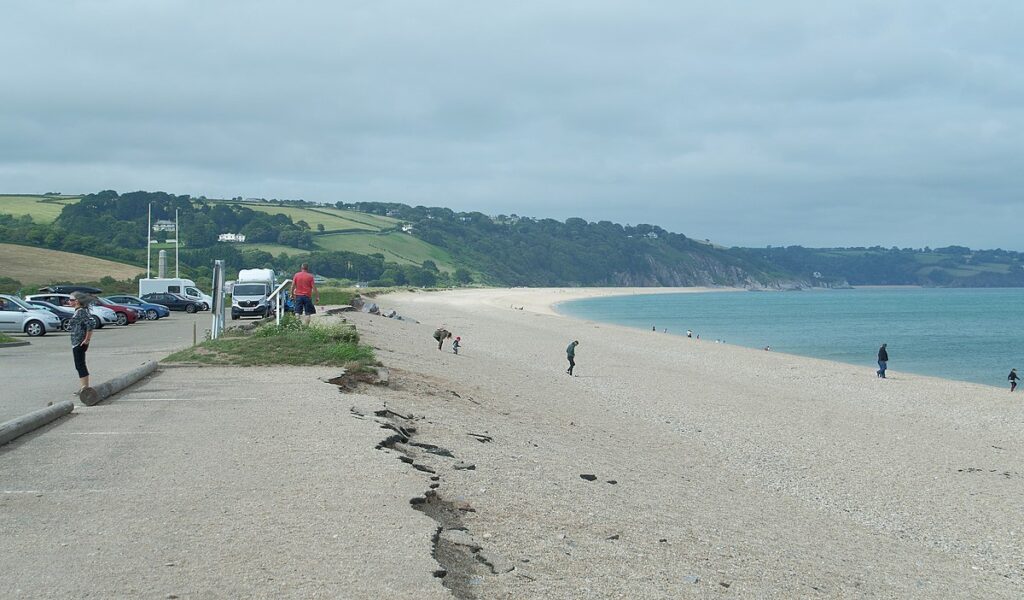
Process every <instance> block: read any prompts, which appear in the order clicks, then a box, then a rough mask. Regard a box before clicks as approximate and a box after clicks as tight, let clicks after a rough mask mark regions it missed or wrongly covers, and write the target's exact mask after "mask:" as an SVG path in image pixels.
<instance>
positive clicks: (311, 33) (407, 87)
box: [0, 0, 1024, 250]
mask: <svg viewBox="0 0 1024 600" xmlns="http://www.w3.org/2000/svg"><path fill="white" fill-rule="evenodd" d="M832 4H835V5H836V6H831V5H832ZM840 4H842V6H839V5H840ZM712 5H713V6H712ZM3 15H4V16H3V21H4V27H3V35H0V55H2V56H3V57H4V61H3V68H2V69H0V88H2V98H3V99H2V109H0V192H6V193H13V192H32V193H43V192H49V191H59V192H65V193H72V192H75V193H79V192H91V191H98V190H101V189H115V190H118V191H120V192H128V191H133V190H139V189H142V190H150V191H154V190H163V191H167V192H172V193H179V194H192V195H195V196H198V195H206V196H210V197H232V196H239V195H241V196H245V197H250V196H252V197H266V198H304V199H306V200H314V201H323V202H336V201H338V200H343V201H346V202H356V201H393V202H402V203H406V204H411V205H419V204H422V205H427V206H446V207H449V208H452V209H454V210H467V211H469V210H478V211H481V212H484V213H488V214H501V213H504V214H511V213H515V214H519V215H530V216H538V217H553V218H557V219H565V218H567V217H571V216H579V217H583V218H585V219H587V220H591V221H597V220H604V219H607V220H612V221H616V222H620V223H629V224H637V223H654V224H657V225H660V226H662V227H664V228H666V229H669V230H671V231H677V232H680V233H684V234H686V235H688V236H690V237H695V238H700V239H703V238H710V239H711V240H713V241H716V242H719V243H722V244H725V245H741V246H764V245H766V244H771V245H790V244H800V245H804V246H861V245H865V246H870V245H876V244H880V245H883V246H893V245H896V246H900V247H907V246H911V247H920V246H926V245H927V246H932V247H938V246H944V245H949V244H962V245H968V246H971V247H975V248H995V247H1002V248H1005V249H1015V250H1024V227H1022V225H1024V223H1022V222H1021V218H1022V216H1024V202H1022V195H1024V69H1022V67H1021V65H1024V42H1022V41H1021V39H1022V38H1021V36H1022V33H1021V32H1022V31H1024V3H1022V2H1020V1H1019V0H1007V1H995V2H990V1H985V0H980V1H974V2H964V1H961V0H956V1H941V0H933V1H920V2H900V1H898V0H897V1H893V0H888V1H880V2H873V1H856V2H846V3H824V2H820V0H814V1H807V2H796V1H790V0H772V1H771V2H749V1H746V2H723V1H719V2H714V3H712V2H686V1H682V0H677V1H671V0H670V1H664V2H660V1H651V2H644V1H637V0H633V1H629V2H625V1H623V2H601V1H593V0H587V1H567V0H561V1H559V2H550V1H543V2H532V1H525V2H524V1H517V2H482V1H478V0H477V1H470V0H466V1H463V2H450V1H431V2H422V1H407V2H392V1H388V0H364V1H358V2H355V1H351V2H347V1H340V0H324V1H308V2H303V1H298V2H280V1H279V0H276V1H273V2H260V1H245V2H225V1H216V2H211V1H202V2H192V1H171V0H146V1H145V2H140V1H138V0H122V1H78V2H66V1H65V2H61V1H56V0H53V1H48V2H17V3H13V2H12V3H5V4H4V7H3Z"/></svg>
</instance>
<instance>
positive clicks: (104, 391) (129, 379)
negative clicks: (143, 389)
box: [78, 361, 156, 406]
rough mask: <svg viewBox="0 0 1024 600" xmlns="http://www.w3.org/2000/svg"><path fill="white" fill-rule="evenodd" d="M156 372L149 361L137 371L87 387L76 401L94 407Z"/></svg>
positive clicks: (154, 364)
mask: <svg viewBox="0 0 1024 600" xmlns="http://www.w3.org/2000/svg"><path fill="white" fill-rule="evenodd" d="M154 371H156V362H155V361H149V362H147V363H145V364H144V365H142V366H141V367H139V368H137V369H133V370H131V371H129V372H127V373H125V374H124V375H121V376H119V377H115V378H113V379H111V380H110V381H105V382H103V383H101V384H99V385H97V386H96V387H87V388H85V389H84V390H82V391H81V392H80V393H79V394H78V399H79V400H81V401H82V404H84V405H86V406H94V405H96V404H99V403H100V402H103V401H104V400H106V399H107V398H109V397H111V396H113V395H114V394H116V393H118V392H120V391H121V390H123V389H125V388H126V387H128V386H130V385H132V384H133V383H135V382H137V381H138V380H140V379H142V378H143V377H145V376H147V375H151V374H153V372H154Z"/></svg>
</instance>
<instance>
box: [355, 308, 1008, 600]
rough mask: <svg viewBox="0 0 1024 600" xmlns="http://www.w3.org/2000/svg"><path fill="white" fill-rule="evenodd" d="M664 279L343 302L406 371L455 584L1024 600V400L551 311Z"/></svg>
mask: <svg viewBox="0 0 1024 600" xmlns="http://www.w3.org/2000/svg"><path fill="white" fill-rule="evenodd" d="M650 291H652V290H623V289H616V290H586V289H584V290H576V289H509V290H470V291H452V292H441V293H422V292H420V293H412V292H410V293H403V294H396V295H386V296H382V297H380V298H378V299H377V300H376V301H377V302H378V303H379V304H380V305H381V307H382V309H385V310H387V311H389V310H391V309H394V310H396V311H397V312H398V313H399V314H400V315H401V316H402V317H403V320H396V319H388V318H383V317H380V316H375V315H368V314H353V313H348V314H346V316H347V317H349V318H350V320H351V321H352V322H354V323H355V324H356V326H357V327H358V329H359V331H360V333H361V335H362V337H363V340H364V342H366V343H369V344H372V345H373V346H375V347H376V348H377V355H378V358H380V359H381V360H382V361H383V363H384V364H385V365H386V366H388V367H390V368H391V381H390V386H389V387H388V388H387V389H386V390H384V389H382V390H381V391H380V392H379V394H375V393H373V392H370V393H369V395H367V396H365V397H362V395H360V396H361V397H362V398H363V399H362V400H361V401H362V402H364V403H369V404H370V406H368V407H365V408H363V409H362V410H371V409H375V410H381V409H382V408H383V407H384V403H385V402H386V404H387V410H388V411H392V412H393V414H392V415H391V416H390V418H391V419H392V421H393V422H394V423H395V424H396V425H404V426H411V427H412V428H413V429H415V433H413V434H411V435H410V438H409V443H408V444H406V443H403V442H402V440H397V441H396V440H392V441H393V442H395V443H394V444H393V445H392V446H393V449H392V450H390V451H393V452H395V454H396V455H398V456H400V457H402V458H403V460H405V461H406V462H409V463H410V469H419V470H422V471H423V479H424V488H427V487H428V486H432V488H431V489H430V490H429V492H427V493H426V495H425V496H424V497H423V498H421V499H418V500H414V502H415V503H417V507H418V508H420V509H421V510H424V511H425V512H427V513H428V514H432V513H433V516H435V518H436V519H437V520H438V523H439V525H438V526H439V527H440V528H441V530H440V534H439V536H438V539H439V543H438V544H435V553H439V554H440V560H441V561H442V563H444V562H445V561H447V562H449V563H450V565H446V566H448V567H449V572H448V574H447V575H446V577H447V578H449V579H448V584H449V587H451V588H452V589H454V590H455V592H456V594H457V595H459V596H461V597H479V598H575V597H579V598H679V597H708V596H715V597H719V596H723V597H725V596H732V597H737V598H815V597H822V598H830V597H858V598H861V597H864V598H873V597H877V598H893V597H900V598H1019V597H1022V596H1024V550H1022V545H1021V543H1020V537H1021V535H1022V533H1021V531H1020V527H1021V516H1022V515H1024V510H1022V504H1024V493H1022V492H1024V470H1022V469H1021V459H1022V457H1024V452H1022V447H1021V441H1020V440H1021V438H1022V430H1024V427H1022V422H1024V394H1014V395H1011V394H1010V393H1009V392H1008V391H1007V390H1006V389H1001V388H995V387H988V386H980V385H974V384H968V383H961V382H955V381H947V380H942V379H937V378H929V377H922V376H915V375H908V374H905V373H901V372H900V371H899V367H898V363H893V364H892V365H891V367H892V369H891V371H890V378H889V379H886V380H881V379H878V378H876V376H875V374H874V370H875V368H876V367H875V366H874V365H873V356H870V355H869V356H866V357H865V364H864V365H863V366H855V365H846V364H839V363H832V362H826V361H819V360H814V359H810V358H804V357H796V356H790V355H784V354H780V353H776V352H764V351H759V350H752V349H746V348H739V347H734V346H729V345H724V344H715V343H714V342H709V341H707V340H700V341H698V340H695V339H687V338H685V337H682V336H674V335H666V334H663V333H655V332H647V331H641V330H634V329H628V328H623V327H618V326H614V325H606V324H600V323H592V322H584V321H579V320H575V319H572V318H568V317H564V316H559V315H557V314H556V313H555V311H554V310H552V305H553V304H554V303H556V302H560V301H563V300H569V299H574V298H578V297H585V296H593V295H596V294H608V293H618V294H622V293H648V292H650ZM654 291H670V290H654ZM678 291H685V290H678ZM440 326H445V328H447V329H449V330H451V331H452V332H453V333H454V334H455V335H458V336H460V337H462V349H461V350H460V354H459V355H457V356H456V355H453V354H452V353H451V352H450V350H449V347H448V345H445V349H444V351H443V352H439V351H438V350H437V348H436V343H435V342H434V341H433V340H432V339H431V334H432V332H433V331H434V329H435V328H437V327H440ZM574 339H575V340H579V341H580V345H579V347H578V349H577V351H576V363H577V367H576V373H577V375H578V376H577V377H570V376H568V375H567V374H566V372H565V369H566V366H567V365H566V360H565V347H566V345H567V344H568V343H569V342H570V341H572V340H574ZM376 402H379V403H380V405H379V406H375V405H374V404H375V403H376ZM383 414H388V413H383ZM415 444H419V445H415ZM432 448H433V450H432ZM437 448H440V449H443V450H444V452H443V453H442V452H440V451H438V450H436V449H437ZM446 453H447V454H451V456H446V455H445V454H446ZM446 515H447V516H446ZM449 538H453V539H454V541H453V540H452V539H449Z"/></svg>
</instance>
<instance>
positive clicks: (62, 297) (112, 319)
mask: <svg viewBox="0 0 1024 600" xmlns="http://www.w3.org/2000/svg"><path fill="white" fill-rule="evenodd" d="M25 300H26V301H27V300H42V301H44V302H49V303H50V304H56V305H57V306H61V307H66V306H67V305H68V301H69V300H71V294H32V295H31V296H25ZM89 312H90V313H91V314H92V316H93V317H94V318H93V324H94V325H95V326H96V329H103V326H104V325H109V324H111V323H117V313H116V312H114V311H112V310H110V309H109V308H107V307H106V306H99V305H98V304H93V305H91V306H90V307H89Z"/></svg>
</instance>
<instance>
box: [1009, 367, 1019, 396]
mask: <svg viewBox="0 0 1024 600" xmlns="http://www.w3.org/2000/svg"><path fill="white" fill-rule="evenodd" d="M1006 378H1007V379H1008V380H1010V391H1011V392H1012V391H1013V390H1015V389H1017V380H1018V379H1020V377H1017V369H1010V374H1009V375H1007V376H1006Z"/></svg>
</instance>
